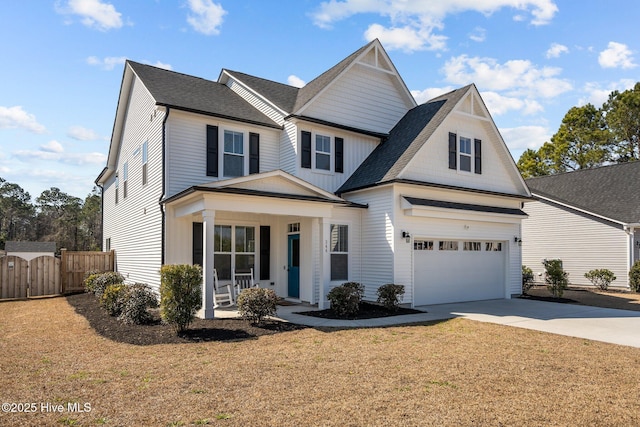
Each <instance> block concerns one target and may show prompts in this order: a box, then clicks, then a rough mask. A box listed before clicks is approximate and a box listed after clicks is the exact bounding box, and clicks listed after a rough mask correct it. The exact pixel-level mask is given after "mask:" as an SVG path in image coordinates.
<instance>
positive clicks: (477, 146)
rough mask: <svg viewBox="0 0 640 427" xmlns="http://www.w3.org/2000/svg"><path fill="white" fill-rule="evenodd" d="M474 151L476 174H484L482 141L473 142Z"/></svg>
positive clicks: (475, 140)
mask: <svg viewBox="0 0 640 427" xmlns="http://www.w3.org/2000/svg"><path fill="white" fill-rule="evenodd" d="M473 145H474V150H475V168H474V172H475V173H478V174H480V173H482V141H481V140H479V139H474V140H473Z"/></svg>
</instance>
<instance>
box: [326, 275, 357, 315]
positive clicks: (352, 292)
mask: <svg viewBox="0 0 640 427" xmlns="http://www.w3.org/2000/svg"><path fill="white" fill-rule="evenodd" d="M363 296H364V285H363V284H361V283H357V282H347V283H343V284H342V285H340V286H336V287H335V288H333V289H331V290H330V291H329V293H328V294H327V299H328V300H329V302H331V309H332V310H333V311H334V312H335V313H336V314H337V315H338V316H341V317H352V316H354V315H355V314H356V313H358V310H360V302H361V301H362V297H363Z"/></svg>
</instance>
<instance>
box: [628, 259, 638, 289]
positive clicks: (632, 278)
mask: <svg viewBox="0 0 640 427" xmlns="http://www.w3.org/2000/svg"><path fill="white" fill-rule="evenodd" d="M629 287H630V288H631V290H632V291H633V292H640V261H636V262H635V263H634V264H633V266H632V267H631V270H629Z"/></svg>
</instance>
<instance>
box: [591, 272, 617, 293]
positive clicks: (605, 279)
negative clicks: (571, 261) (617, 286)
mask: <svg viewBox="0 0 640 427" xmlns="http://www.w3.org/2000/svg"><path fill="white" fill-rule="evenodd" d="M584 277H586V278H587V279H589V281H590V282H591V283H592V284H593V285H594V286H596V287H597V288H599V289H602V290H603V291H606V290H607V289H608V288H609V285H610V284H611V282H613V281H614V280H616V276H615V275H614V274H613V271H611V270H607V269H606V268H602V269H596V270H591V271H589V272H588V273H584Z"/></svg>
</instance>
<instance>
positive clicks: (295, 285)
mask: <svg viewBox="0 0 640 427" xmlns="http://www.w3.org/2000/svg"><path fill="white" fill-rule="evenodd" d="M288 254H289V255H288V257H287V258H288V261H287V270H288V271H289V297H291V298H300V235H299V234H290V235H289V250H288Z"/></svg>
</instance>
